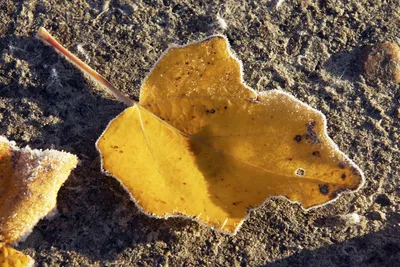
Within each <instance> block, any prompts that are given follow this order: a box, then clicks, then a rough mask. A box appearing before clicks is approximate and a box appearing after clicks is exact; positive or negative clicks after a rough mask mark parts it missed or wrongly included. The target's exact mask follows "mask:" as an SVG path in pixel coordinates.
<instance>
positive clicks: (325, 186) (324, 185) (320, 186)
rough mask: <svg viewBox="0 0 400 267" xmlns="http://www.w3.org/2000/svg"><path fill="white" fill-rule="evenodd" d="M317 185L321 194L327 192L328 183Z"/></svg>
mask: <svg viewBox="0 0 400 267" xmlns="http://www.w3.org/2000/svg"><path fill="white" fill-rule="evenodd" d="M318 187H319V191H320V192H321V194H323V195H327V194H329V185H327V184H320V185H318Z"/></svg>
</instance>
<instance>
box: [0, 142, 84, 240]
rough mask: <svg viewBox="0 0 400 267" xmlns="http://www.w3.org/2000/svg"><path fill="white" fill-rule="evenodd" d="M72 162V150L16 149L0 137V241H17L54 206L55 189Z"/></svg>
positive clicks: (55, 198) (11, 143)
mask: <svg viewBox="0 0 400 267" xmlns="http://www.w3.org/2000/svg"><path fill="white" fill-rule="evenodd" d="M76 164H77V158H76V156H74V155H72V154H69V153H66V152H59V151H55V150H44V151H41V150H31V149H30V148H29V147H27V148H22V149H20V148H18V147H16V146H15V144H14V142H9V141H8V140H7V139H5V138H3V137H0V241H2V242H7V243H10V244H13V243H15V242H18V241H19V240H20V239H23V238H24V237H25V236H26V235H27V234H29V233H30V231H31V230H32V228H33V227H34V226H35V225H36V224H37V222H38V221H39V220H40V219H41V218H43V217H45V216H46V215H48V214H49V213H50V212H52V211H53V210H54V209H55V207H56V202H57V194H58V190H59V189H60V187H61V185H62V184H63V183H64V182H65V180H66V179H67V178H68V176H69V174H70V172H71V169H73V168H75V166H76Z"/></svg>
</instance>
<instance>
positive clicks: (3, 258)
mask: <svg viewBox="0 0 400 267" xmlns="http://www.w3.org/2000/svg"><path fill="white" fill-rule="evenodd" d="M33 264H34V260H33V259H32V258H31V257H29V256H27V255H24V254H23V253H21V252H19V251H16V250H15V249H13V248H12V247H10V246H7V245H6V244H4V243H1V242H0V267H28V266H33Z"/></svg>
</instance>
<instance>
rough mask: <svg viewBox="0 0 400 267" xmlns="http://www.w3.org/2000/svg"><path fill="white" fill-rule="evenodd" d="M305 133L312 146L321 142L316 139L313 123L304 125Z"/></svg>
mask: <svg viewBox="0 0 400 267" xmlns="http://www.w3.org/2000/svg"><path fill="white" fill-rule="evenodd" d="M306 128H307V132H308V134H307V135H306V139H307V140H310V141H311V142H312V143H313V144H319V143H321V141H320V140H319V139H318V135H317V132H316V131H315V121H310V122H309V123H307V124H306Z"/></svg>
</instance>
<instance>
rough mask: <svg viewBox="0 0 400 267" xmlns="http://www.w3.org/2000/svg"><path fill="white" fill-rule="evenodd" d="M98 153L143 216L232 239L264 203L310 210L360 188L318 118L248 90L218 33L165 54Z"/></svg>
mask: <svg viewBox="0 0 400 267" xmlns="http://www.w3.org/2000/svg"><path fill="white" fill-rule="evenodd" d="M97 147H98V149H99V151H100V152H101V156H102V164H103V168H104V170H106V171H107V172H108V173H110V174H111V175H113V176H114V177H116V178H117V179H118V180H119V181H120V182H121V183H122V185H123V186H124V187H125V188H126V190H127V191H128V192H129V193H130V194H131V196H132V198H133V199H134V200H135V201H136V203H137V204H138V205H139V206H140V207H141V208H142V209H143V211H144V212H146V213H147V214H150V215H154V216H157V217H168V216H172V215H181V214H182V215H186V216H190V217H195V218H197V220H199V221H200V222H202V223H204V224H206V225H209V226H212V227H215V228H218V229H220V230H222V231H225V232H228V233H235V232H236V231H237V229H238V228H239V226H240V225H241V223H242V222H243V220H244V219H245V218H246V216H247V214H248V211H249V209H251V208H254V207H257V206H259V205H261V204H262V203H263V202H264V201H265V200H266V199H267V198H270V197H273V196H284V197H286V198H287V199H289V200H291V201H296V202H299V203H300V204H301V205H302V206H303V207H304V208H306V209H308V208H311V207H316V206H319V205H322V204H325V203H328V202H330V201H332V200H334V199H336V198H337V197H338V196H339V195H340V193H342V192H343V191H346V190H357V189H358V188H359V187H360V186H361V185H362V184H363V182H364V177H363V174H362V172H361V170H360V169H359V168H358V167H357V166H356V165H355V164H354V163H353V162H352V161H351V160H350V159H349V158H348V157H346V156H345V155H344V154H343V153H342V152H340V151H339V149H338V148H337V146H336V145H335V144H334V143H333V141H332V140H331V139H330V138H329V137H328V135H327V133H326V121H325V117H324V115H323V114H322V113H320V112H319V111H317V110H315V109H313V108H311V107H310V106H308V105H306V104H304V103H302V102H300V101H299V100H297V99H295V98H294V97H292V96H290V95H288V94H286V93H283V92H280V91H276V90H273V91H268V92H266V93H263V94H257V93H256V92H254V91H253V90H251V89H250V88H248V87H246V86H245V85H244V84H243V82H242V73H241V66H240V63H239V61H238V60H236V59H235V58H234V57H233V56H232V55H231V53H230V50H229V47H228V44H227V41H226V39H225V38H223V37H220V36H216V37H212V38H209V39H207V40H205V41H203V42H200V43H196V44H190V45H187V46H183V47H176V48H172V49H169V50H168V51H167V52H166V53H165V55H164V56H163V57H162V58H161V59H160V60H159V61H158V62H157V64H156V66H155V67H154V69H153V70H152V72H151V73H150V74H149V76H148V77H147V78H146V80H145V82H144V84H143V86H142V88H141V95H140V102H139V103H138V104H135V105H134V106H132V107H130V108H128V109H126V110H125V111H124V112H122V114H120V115H119V116H118V117H117V118H115V119H114V120H113V121H112V122H111V123H110V124H109V126H108V128H107V129H106V131H105V132H104V133H103V135H102V136H101V137H100V138H99V140H98V142H97Z"/></svg>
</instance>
